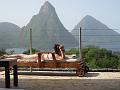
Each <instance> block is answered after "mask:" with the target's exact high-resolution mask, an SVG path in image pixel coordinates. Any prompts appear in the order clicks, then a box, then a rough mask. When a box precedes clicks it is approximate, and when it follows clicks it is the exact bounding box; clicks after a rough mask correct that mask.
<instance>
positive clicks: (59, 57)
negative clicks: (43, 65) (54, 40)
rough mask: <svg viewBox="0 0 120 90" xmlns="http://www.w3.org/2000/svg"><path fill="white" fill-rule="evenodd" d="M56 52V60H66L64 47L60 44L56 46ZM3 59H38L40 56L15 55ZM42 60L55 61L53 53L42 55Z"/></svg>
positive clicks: (5, 56)
mask: <svg viewBox="0 0 120 90" xmlns="http://www.w3.org/2000/svg"><path fill="white" fill-rule="evenodd" d="M54 50H55V51H54V52H55V58H56V60H64V58H65V54H64V52H65V50H64V46H63V45H60V44H55V45H54ZM3 58H17V59H24V60H25V59H37V58H38V54H37V53H36V54H32V55H26V54H13V55H4V56H3ZM41 60H53V57H52V52H51V53H48V54H46V53H42V55H41Z"/></svg>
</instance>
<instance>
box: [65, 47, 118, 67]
mask: <svg viewBox="0 0 120 90" xmlns="http://www.w3.org/2000/svg"><path fill="white" fill-rule="evenodd" d="M66 54H76V55H79V49H75V48H74V49H70V50H69V51H67V52H66ZM82 55H83V56H82V57H83V59H84V62H85V64H86V65H87V66H88V67H89V68H113V69H114V68H120V53H118V52H113V51H111V50H107V49H104V48H99V47H94V46H87V47H86V48H83V49H82Z"/></svg>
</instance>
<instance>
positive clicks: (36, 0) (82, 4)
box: [0, 0, 120, 32]
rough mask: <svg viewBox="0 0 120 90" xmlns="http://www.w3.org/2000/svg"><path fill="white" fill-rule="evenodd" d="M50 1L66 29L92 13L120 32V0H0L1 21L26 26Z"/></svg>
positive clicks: (70, 28)
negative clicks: (45, 3) (46, 2)
mask: <svg viewBox="0 0 120 90" xmlns="http://www.w3.org/2000/svg"><path fill="white" fill-rule="evenodd" d="M45 1H49V2H50V3H51V4H52V5H53V6H54V7H55V9H56V12H57V15H58V17H59V19H60V21H61V22H62V24H63V25H64V26H65V28H66V29H68V30H72V29H73V28H74V26H75V25H76V24H77V23H79V22H80V20H81V19H82V18H83V17H85V16H86V15H91V16H93V17H94V18H96V19H97V20H99V21H101V22H102V23H104V24H105V25H107V26H108V27H109V28H111V29H118V32H120V11H119V9H120V0H0V22H11V23H14V24H16V25H18V26H20V27H23V26H25V25H26V24H27V23H28V22H29V21H30V19H31V18H32V16H33V15H36V14H38V13H39V10H40V8H41V5H43V4H44V2H45Z"/></svg>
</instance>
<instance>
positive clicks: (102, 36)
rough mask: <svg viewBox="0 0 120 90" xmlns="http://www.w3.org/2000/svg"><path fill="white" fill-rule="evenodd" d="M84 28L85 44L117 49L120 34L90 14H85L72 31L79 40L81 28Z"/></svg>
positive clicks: (119, 43)
mask: <svg viewBox="0 0 120 90" xmlns="http://www.w3.org/2000/svg"><path fill="white" fill-rule="evenodd" d="M80 27H81V28H82V44H83V46H87V45H94V46H99V47H102V48H107V49H111V50H116V49H117V48H119V45H120V34H119V33H117V32H116V31H114V30H112V29H110V28H108V27H107V26H106V25H105V24H103V23H101V22H100V21H98V20H97V19H95V18H93V17H92V16H90V15H87V16H85V17H84V18H83V19H82V20H81V21H80V22H79V23H78V24H77V25H76V26H75V27H74V29H73V30H72V31H71V33H72V34H73V35H74V36H75V38H76V39H77V40H78V41H79V37H78V33H79V28H80Z"/></svg>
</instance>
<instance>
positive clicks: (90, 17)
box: [83, 15, 96, 21]
mask: <svg viewBox="0 0 120 90" xmlns="http://www.w3.org/2000/svg"><path fill="white" fill-rule="evenodd" d="M83 19H85V20H90V21H91V20H92V21H93V20H95V21H96V19H95V18H94V17H92V16H90V15H86V16H85V17H84V18H83Z"/></svg>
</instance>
